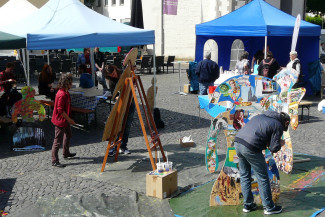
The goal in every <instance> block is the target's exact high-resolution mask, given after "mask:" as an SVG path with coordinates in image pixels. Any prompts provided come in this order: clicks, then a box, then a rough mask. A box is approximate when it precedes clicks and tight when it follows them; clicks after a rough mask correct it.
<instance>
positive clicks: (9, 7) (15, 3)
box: [0, 0, 38, 27]
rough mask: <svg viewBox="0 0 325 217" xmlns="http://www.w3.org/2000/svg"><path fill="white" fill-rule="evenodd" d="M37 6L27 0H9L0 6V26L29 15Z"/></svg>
mask: <svg viewBox="0 0 325 217" xmlns="http://www.w3.org/2000/svg"><path fill="white" fill-rule="evenodd" d="M37 10H38V8H37V7H35V6H34V5H33V4H31V3H29V2H28V1H27V0H9V1H8V2H7V3H6V4H4V5H3V6H2V7H1V8H0V27H1V26H6V25H9V24H11V23H14V22H16V21H17V20H20V19H22V18H24V17H27V16H28V15H31V14H32V13H34V12H35V11H37Z"/></svg>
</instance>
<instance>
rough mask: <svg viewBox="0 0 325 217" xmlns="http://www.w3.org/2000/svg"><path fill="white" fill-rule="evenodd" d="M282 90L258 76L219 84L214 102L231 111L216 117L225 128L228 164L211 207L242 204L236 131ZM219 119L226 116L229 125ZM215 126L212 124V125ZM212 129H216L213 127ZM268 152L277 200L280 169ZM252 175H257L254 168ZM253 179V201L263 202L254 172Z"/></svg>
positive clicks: (214, 187)
mask: <svg viewBox="0 0 325 217" xmlns="http://www.w3.org/2000/svg"><path fill="white" fill-rule="evenodd" d="M279 89H280V88H279V85H278V84H276V83H275V82H274V81H272V80H271V79H268V78H265V77H261V76H257V75H250V76H245V75H244V76H235V77H232V78H230V79H228V80H227V81H225V82H224V83H222V84H221V85H219V86H218V88H217V89H216V91H215V92H218V93H214V94H212V96H215V97H214V99H211V101H212V102H213V103H214V104H218V105H219V106H227V109H228V110H227V112H225V113H223V114H220V115H219V116H217V122H218V121H219V126H217V128H220V129H225V130H224V133H225V136H226V142H227V154H226V155H227V156H226V160H225V164H224V166H223V167H222V169H221V171H220V174H219V176H218V178H217V180H216V182H215V183H214V185H213V188H212V191H211V195H210V206H219V205H239V204H241V203H242V193H241V186H240V174H239V169H238V168H239V167H238V156H237V154H236V150H235V148H234V139H235V136H236V133H237V132H238V131H237V130H240V129H241V128H242V127H243V126H244V125H245V124H246V123H247V122H248V121H249V120H250V119H251V118H252V117H254V116H255V115H258V114H261V113H262V112H263V105H264V104H265V101H266V99H267V98H268V97H269V95H271V94H277V93H279V92H278V90H279ZM225 102H227V103H225ZM220 118H224V122H227V124H222V121H221V120H220ZM218 119H219V120H218ZM220 123H221V124H220ZM215 125H216V124H214V125H213V124H212V127H213V126H215ZM215 128H216V127H214V130H215ZM220 129H219V131H220ZM211 130H213V129H211V127H210V131H211ZM219 131H217V132H219ZM211 136H215V135H213V133H211V135H210V133H209V137H208V141H209V139H210V138H211ZM215 137H217V136H215ZM265 153H266V154H265V161H266V162H267V164H268V169H269V180H270V183H271V189H272V198H273V200H274V201H276V200H277V199H278V197H279V194H280V185H279V184H280V181H279V180H280V177H279V172H278V170H277V167H276V166H275V160H274V159H273V157H272V155H271V153H270V152H269V151H268V150H266V151H265ZM207 168H209V167H207ZM252 174H254V172H253V171H252ZM252 179H253V181H252V193H253V195H254V200H255V201H256V202H257V203H261V199H260V196H259V189H258V184H257V180H256V177H255V176H254V175H252Z"/></svg>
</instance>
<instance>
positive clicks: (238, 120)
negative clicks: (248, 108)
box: [233, 109, 245, 130]
mask: <svg viewBox="0 0 325 217" xmlns="http://www.w3.org/2000/svg"><path fill="white" fill-rule="evenodd" d="M233 126H234V128H235V129H236V130H240V129H241V128H243V127H244V126H245V122H244V110H243V109H240V110H236V112H235V116H234V124H233Z"/></svg>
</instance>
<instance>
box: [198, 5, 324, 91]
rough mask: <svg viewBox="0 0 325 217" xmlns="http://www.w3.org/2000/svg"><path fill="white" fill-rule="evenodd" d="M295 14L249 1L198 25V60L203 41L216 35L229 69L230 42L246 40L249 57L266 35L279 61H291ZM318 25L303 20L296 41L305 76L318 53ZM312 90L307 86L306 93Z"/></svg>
mask: <svg viewBox="0 0 325 217" xmlns="http://www.w3.org/2000/svg"><path fill="white" fill-rule="evenodd" d="M295 20H296V18H295V17H293V16H291V15H289V14H287V13H285V12H283V11H281V10H279V9H277V8H275V7H273V6H272V5H270V4H268V3H267V2H265V1H263V0H253V1H252V2H250V3H249V4H247V5H245V6H243V7H241V8H239V9H237V10H235V11H233V12H232V13H229V14H227V15H225V16H222V17H220V18H217V19H215V20H212V21H209V22H206V23H202V24H198V25H196V52H195V60H196V61H201V60H202V59H203V49H204V44H205V42H206V41H207V40H209V39H213V40H214V41H216V43H217V44H218V52H219V53H218V64H219V66H222V67H223V69H226V70H229V65H230V54H231V46H232V44H233V42H234V40H236V39H240V40H242V41H243V43H244V46H245V50H246V51H248V52H249V54H250V57H249V58H250V60H251V59H252V57H253V55H254V54H255V53H256V51H257V50H262V49H263V48H264V43H265V36H267V42H268V45H269V47H270V51H272V53H273V55H274V57H275V58H276V59H277V61H278V62H279V64H280V65H282V66H285V65H286V64H287V63H288V62H289V52H290V49H291V41H292V34H293V28H294V25H295ZM320 32H321V28H320V26H318V25H314V24H311V23H308V22H306V21H303V20H302V21H301V25H300V31H299V37H298V42H297V48H296V50H297V52H298V57H299V59H300V60H301V64H302V71H303V73H304V75H305V79H307V80H308V79H309V78H308V63H310V62H313V61H315V60H317V59H318V57H319V36H320ZM308 92H309V93H311V90H310V88H307V93H308Z"/></svg>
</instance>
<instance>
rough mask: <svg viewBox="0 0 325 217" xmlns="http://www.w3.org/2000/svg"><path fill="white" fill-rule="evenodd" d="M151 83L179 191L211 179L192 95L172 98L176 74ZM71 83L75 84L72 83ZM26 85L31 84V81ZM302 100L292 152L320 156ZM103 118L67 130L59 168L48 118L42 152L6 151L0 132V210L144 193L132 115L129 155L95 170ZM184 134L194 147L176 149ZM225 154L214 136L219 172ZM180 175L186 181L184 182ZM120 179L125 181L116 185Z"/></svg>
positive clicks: (205, 119) (315, 118)
mask: <svg viewBox="0 0 325 217" xmlns="http://www.w3.org/2000/svg"><path fill="white" fill-rule="evenodd" d="M141 79H142V81H143V84H144V88H145V89H147V88H148V87H149V86H150V84H151V79H152V75H143V76H141ZM157 80H158V94H157V107H158V108H159V109H160V112H161V118H162V120H163V121H164V122H165V128H164V129H159V134H160V139H161V142H162V145H163V147H164V150H165V151H168V155H169V157H170V160H172V161H173V162H174V163H175V167H177V169H178V170H179V176H178V177H179V186H180V188H182V187H184V188H185V187H186V186H187V185H190V184H192V185H193V184H200V183H203V182H207V181H210V180H212V179H215V178H216V177H217V174H209V173H208V172H207V171H206V169H205V160H204V159H205V157H204V156H205V146H206V138H207V133H208V130H209V127H210V121H211V118H210V117H209V115H208V114H207V113H206V112H205V111H204V110H201V111H200V117H199V109H198V100H197V95H193V94H189V95H187V96H180V95H178V94H173V93H174V92H177V91H178V90H179V86H178V73H173V74H159V75H157ZM74 82H75V83H76V82H77V79H75V81H74ZM185 83H188V81H187V76H186V74H183V73H182V76H181V84H185ZM32 84H34V87H36V86H37V85H36V83H35V82H34V83H32ZM36 89H37V88H36ZM306 99H307V100H311V101H313V102H314V103H315V104H314V105H313V106H312V107H311V109H310V121H309V122H307V121H303V122H301V124H300V125H299V127H298V129H297V130H296V131H292V130H291V131H290V134H291V137H292V142H293V150H294V152H299V153H304V154H312V155H316V156H320V157H325V154H324V152H323V151H321V150H323V148H324V141H325V132H324V130H323V128H324V126H323V125H324V120H325V115H323V114H322V113H320V112H318V111H317V105H316V103H318V102H319V101H320V99H319V98H317V97H307V98H306ZM108 114H109V109H108V107H107V106H105V105H100V106H99V107H98V109H97V122H98V126H97V127H91V128H90V130H89V131H81V130H78V129H74V128H73V130H72V139H71V152H76V153H77V156H78V158H76V159H73V160H68V161H66V160H64V159H63V157H62V149H60V151H59V157H60V162H61V163H64V164H67V167H66V168H63V169H61V168H54V167H52V166H51V145H52V142H53V137H54V127H53V125H52V124H51V122H50V121H49V120H45V121H44V122H43V123H40V124H39V126H41V127H42V128H43V129H44V131H45V132H46V138H47V146H46V150H45V151H42V152H13V151H11V150H10V149H9V146H8V142H6V141H5V140H6V139H4V140H2V138H3V136H4V135H3V134H0V138H1V139H0V148H1V149H2V150H3V153H2V155H1V156H0V169H1V179H0V189H4V190H7V191H10V192H9V193H8V195H7V198H6V199H5V200H4V201H3V200H0V208H4V209H5V211H6V212H9V213H10V216H19V214H20V211H21V210H22V209H28V207H30V206H34V205H36V204H37V203H38V201H40V197H41V198H42V199H45V200H50V198H52V199H55V198H61V199H60V200H62V201H64V200H63V198H65V197H66V196H67V195H72V196H73V197H79V198H80V197H82V196H84V195H88V196H90V197H94V198H96V197H98V195H100V194H102V193H104V194H105V195H109V196H112V197H113V196H116V197H117V196H127V195H131V194H133V193H134V192H141V193H145V183H143V181H141V180H145V178H144V174H145V173H146V172H148V171H149V170H150V169H151V164H150V160H149V157H148V153H147V149H146V145H145V140H144V138H143V135H142V131H141V127H140V124H139V121H138V117H137V113H135V119H134V121H133V123H132V130H131V133H130V138H129V144H128V148H129V149H130V151H131V153H132V154H131V155H127V156H125V155H120V156H119V161H118V162H114V160H113V158H109V159H108V163H107V165H106V168H105V172H104V173H101V172H100V169H101V166H102V162H103V159H104V154H105V151H106V147H107V142H102V141H101V138H102V133H103V127H104V124H103V123H104V121H105V120H106V119H107V116H108ZM12 130H14V128H13V129H12ZM189 135H191V136H192V138H193V140H194V141H195V143H196V146H195V147H193V148H188V149H184V148H181V147H180V145H179V139H180V138H182V137H184V136H189ZM225 151H226V142H225V137H224V135H223V134H221V135H220V136H219V137H218V155H219V161H220V163H219V169H220V166H221V164H222V162H223V160H224V159H225ZM185 177H190V178H188V180H187V178H185ZM123 178H124V179H125V181H121V180H123ZM135 188H136V189H135ZM132 200H135V199H134V198H133V199H132ZM130 204H133V203H131V202H130ZM130 206H131V205H130ZM132 207H133V205H132ZM140 208H141V210H140V211H143V210H142V209H143V208H142V206H140ZM166 215H168V214H166Z"/></svg>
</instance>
